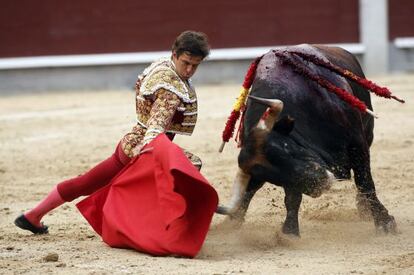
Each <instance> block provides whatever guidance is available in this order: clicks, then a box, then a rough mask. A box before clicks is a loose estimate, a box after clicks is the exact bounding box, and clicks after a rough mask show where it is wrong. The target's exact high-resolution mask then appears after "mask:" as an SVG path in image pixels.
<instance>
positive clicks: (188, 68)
mask: <svg viewBox="0 0 414 275" xmlns="http://www.w3.org/2000/svg"><path fill="white" fill-rule="evenodd" d="M172 60H173V62H174V65H175V71H176V72H177V74H178V76H179V77H181V79H183V80H188V79H189V78H190V77H192V76H193V75H194V73H195V72H196V70H197V68H198V65H200V63H201V61H203V58H202V57H201V56H195V55H190V54H188V53H186V52H184V53H182V54H181V55H180V56H177V54H176V53H175V52H173V54H172Z"/></svg>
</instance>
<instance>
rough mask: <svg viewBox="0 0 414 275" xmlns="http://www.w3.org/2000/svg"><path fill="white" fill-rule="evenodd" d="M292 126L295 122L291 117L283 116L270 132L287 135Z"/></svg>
mask: <svg viewBox="0 0 414 275" xmlns="http://www.w3.org/2000/svg"><path fill="white" fill-rule="evenodd" d="M294 126H295V120H294V119H293V118H292V117H291V116H283V117H282V118H281V119H279V120H278V121H277V122H276V123H275V125H274V126H273V129H272V130H273V131H276V132H278V133H281V134H283V135H288V134H289V133H290V132H292V130H293V127H294Z"/></svg>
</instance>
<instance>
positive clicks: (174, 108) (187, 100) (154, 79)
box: [121, 58, 197, 157]
mask: <svg viewBox="0 0 414 275" xmlns="http://www.w3.org/2000/svg"><path fill="white" fill-rule="evenodd" d="M136 114H137V125H136V126H134V127H133V128H132V131H131V132H130V133H128V134H126V135H125V136H124V138H123V139H122V140H121V146H122V149H123V150H124V152H125V154H126V155H128V156H129V157H132V156H133V155H134V153H133V149H134V148H135V147H137V146H139V148H140V147H142V146H144V145H145V144H147V143H149V142H150V141H151V140H152V139H154V138H155V137H156V136H157V135H158V134H159V133H164V132H166V133H173V134H183V135H191V134H192V132H193V131H194V127H195V124H196V120H197V97H196V93H195V90H194V88H193V86H192V85H191V83H190V81H184V80H182V79H181V78H180V77H179V76H178V75H177V73H176V72H175V67H174V63H173V62H172V61H171V60H170V59H167V58H164V59H160V60H158V61H156V62H154V63H152V64H151V65H150V66H149V67H147V68H146V69H145V70H144V72H143V73H142V74H141V75H139V76H138V81H137V83H136Z"/></svg>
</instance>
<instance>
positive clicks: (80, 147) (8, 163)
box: [0, 75, 414, 274]
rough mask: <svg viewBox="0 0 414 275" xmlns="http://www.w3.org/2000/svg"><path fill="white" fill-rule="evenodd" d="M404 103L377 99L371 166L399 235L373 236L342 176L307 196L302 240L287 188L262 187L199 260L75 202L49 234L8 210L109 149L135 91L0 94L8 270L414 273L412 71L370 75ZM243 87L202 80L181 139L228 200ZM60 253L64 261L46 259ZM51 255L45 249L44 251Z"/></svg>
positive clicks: (1, 250)
mask: <svg viewBox="0 0 414 275" xmlns="http://www.w3.org/2000/svg"><path fill="white" fill-rule="evenodd" d="M374 80H375V81H376V82H378V83H379V84H382V85H386V86H388V87H390V88H391V90H392V91H393V92H394V93H395V94H396V95H398V96H400V97H402V98H404V99H406V101H407V103H406V104H405V105H400V104H398V103H397V102H395V101H389V100H386V99H382V98H376V97H375V98H374V99H373V100H374V108H375V111H376V113H377V114H378V115H379V116H380V118H379V119H377V120H376V127H375V130H374V133H375V139H374V144H373V146H372V149H371V158H372V162H371V166H372V172H373V177H374V180H375V183H376V187H377V192H378V196H379V198H380V200H381V201H382V202H383V203H384V205H385V206H386V207H387V208H388V210H389V211H390V213H392V214H393V215H394V216H395V219H396V221H397V223H398V228H399V231H400V233H399V234H397V235H385V234H378V233H376V231H375V228H374V225H373V222H372V221H363V220H361V219H360V218H359V216H358V214H357V212H356V207H355V188H354V184H353V182H352V181H344V182H338V183H337V184H336V185H335V186H334V187H333V188H332V189H331V190H330V191H329V192H327V193H326V194H324V195H322V197H320V198H318V199H312V198H309V197H304V201H303V203H302V206H301V212H300V223H301V234H302V237H301V238H300V239H290V238H287V237H285V236H284V235H283V234H281V233H280V225H281V223H282V221H283V219H284V215H285V210H284V206H283V195H282V190H281V189H280V188H276V187H274V186H272V185H265V187H264V188H263V189H261V190H260V191H259V192H258V193H257V195H256V196H255V198H254V199H253V201H252V204H251V206H250V209H249V211H248V214H247V217H246V222H245V223H244V225H243V226H242V227H241V228H240V229H233V228H231V227H230V226H229V225H228V223H226V222H225V220H224V217H222V216H215V217H214V219H213V223H212V226H211V230H210V232H209V234H208V236H207V240H206V242H205V244H204V246H203V248H202V250H201V252H200V253H199V255H198V256H197V258H196V259H182V258H173V257H152V256H148V255H145V254H141V253H138V252H136V251H132V250H122V249H114V248H110V247H108V246H107V245H105V243H103V242H102V241H101V240H100V238H99V236H97V235H96V234H95V233H94V231H93V230H92V229H91V228H90V227H89V225H88V224H87V222H86V221H85V220H84V219H83V218H82V217H81V215H80V214H79V213H78V212H77V210H76V207H75V202H73V203H68V204H66V205H64V206H62V207H60V208H58V209H56V210H54V211H53V212H52V213H51V214H49V215H48V216H46V217H45V218H44V222H45V223H46V224H48V225H49V227H50V234H49V235H46V236H33V235H30V234H29V233H26V232H23V231H22V230H19V229H18V228H16V227H15V226H14V225H13V220H14V219H15V217H16V216H18V215H19V214H20V213H22V211H24V210H27V209H29V208H31V207H32V206H34V205H35V204H36V203H37V202H38V201H39V200H40V199H41V198H43V197H44V196H45V195H46V194H47V193H48V192H49V190H50V189H51V188H52V187H53V186H54V185H55V184H56V183H58V182H60V181H61V180H64V179H66V178H69V177H72V176H75V175H78V174H80V173H82V172H84V171H86V170H87V169H88V168H89V167H91V166H92V165H94V164H95V163H97V162H99V161H100V160H102V159H104V158H105V157H107V156H109V155H110V154H111V153H112V152H113V150H114V148H115V145H116V144H117V142H118V140H119V139H120V138H121V137H122V136H123V134H124V133H126V132H127V131H129V129H130V128H131V127H132V125H133V124H134V95H133V93H132V91H111V92H91V91H88V92H61V93H48V94H37V95H19V96H7V97H0V144H1V151H0V273H1V274H21V273H29V274H41V273H53V274H55V273H57V274H149V273H150V274H414V215H413V213H414V204H413V202H414V199H413V198H414V182H413V179H414V107H413V102H414V75H397V76H388V77H381V78H376V79H374ZM238 91H239V86H209V87H200V88H199V89H198V94H199V102H200V115H199V123H198V125H197V128H196V131H195V133H194V135H193V136H192V137H178V138H177V139H176V142H177V143H178V144H179V145H180V146H182V147H185V148H187V149H189V150H190V151H192V152H194V153H196V154H198V155H199V156H200V157H201V158H202V160H203V161H204V166H203V169H202V173H203V174H204V175H205V176H206V178H207V179H209V180H210V182H211V184H212V185H213V186H214V187H215V188H216V189H217V191H218V193H219V195H220V200H221V202H223V203H226V202H227V201H228V200H229V197H230V193H231V185H232V179H233V177H234V174H235V171H236V156H237V152H238V150H237V148H236V147H235V145H234V142H231V143H229V144H228V145H227V146H226V148H225V150H224V153H222V154H219V153H218V152H217V150H218V148H219V145H220V142H221V131H222V129H223V126H224V123H225V119H226V117H227V115H228V114H229V112H230V110H231V107H232V104H233V101H234V98H235V97H236V96H237V94H238ZM51 253H56V254H57V256H58V259H57V261H53V260H56V258H55V259H50V257H49V261H47V260H46V259H45V257H46V256H47V255H49V254H51ZM49 256H50V255H49Z"/></svg>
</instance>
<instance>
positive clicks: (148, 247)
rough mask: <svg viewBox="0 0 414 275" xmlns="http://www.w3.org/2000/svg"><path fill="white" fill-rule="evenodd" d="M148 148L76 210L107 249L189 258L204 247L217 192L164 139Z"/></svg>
mask: <svg viewBox="0 0 414 275" xmlns="http://www.w3.org/2000/svg"><path fill="white" fill-rule="evenodd" d="M150 148H152V150H150V151H147V152H145V153H143V154H141V155H140V156H139V157H136V158H134V159H132V160H131V162H130V163H129V164H127V166H126V167H125V168H124V169H123V170H122V171H121V172H120V173H119V174H118V175H117V176H116V177H115V178H114V179H113V180H112V181H111V183H110V184H109V185H107V186H106V187H104V188H102V189H100V190H98V191H97V192H95V193H93V194H92V195H90V196H89V197H87V198H86V199H84V200H82V201H81V202H79V203H78V204H77V207H78V209H79V211H80V212H81V213H82V215H83V216H84V217H85V218H86V220H87V221H88V222H89V224H90V225H91V226H92V227H93V229H94V230H95V231H96V232H97V233H98V234H99V235H101V237H102V240H103V241H104V242H105V243H107V244H108V245H109V246H111V247H118V248H133V249H136V250H138V251H141V252H145V253H149V254H152V255H158V256H165V255H180V256H185V257H191V258H192V257H194V256H196V254H197V253H198V252H199V250H200V249H201V246H202V245H203V242H204V239H205V237H206V234H207V231H208V229H209V226H210V223H211V219H212V217H213V214H214V212H215V210H216V208H217V204H218V195H217V192H216V191H215V190H214V188H213V187H212V186H211V185H210V184H209V183H208V181H207V180H206V179H205V178H204V177H203V176H202V175H201V174H200V172H199V171H198V170H197V169H196V168H195V167H194V166H193V165H192V164H191V162H190V161H189V160H188V159H187V157H186V156H185V155H184V153H183V151H182V149H181V148H179V147H178V146H177V145H175V144H174V143H172V142H171V141H170V140H169V139H168V138H167V137H166V136H165V134H162V135H159V136H158V137H157V138H155V139H154V140H153V141H152V142H151V143H149V144H148V145H147V146H145V149H150Z"/></svg>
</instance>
